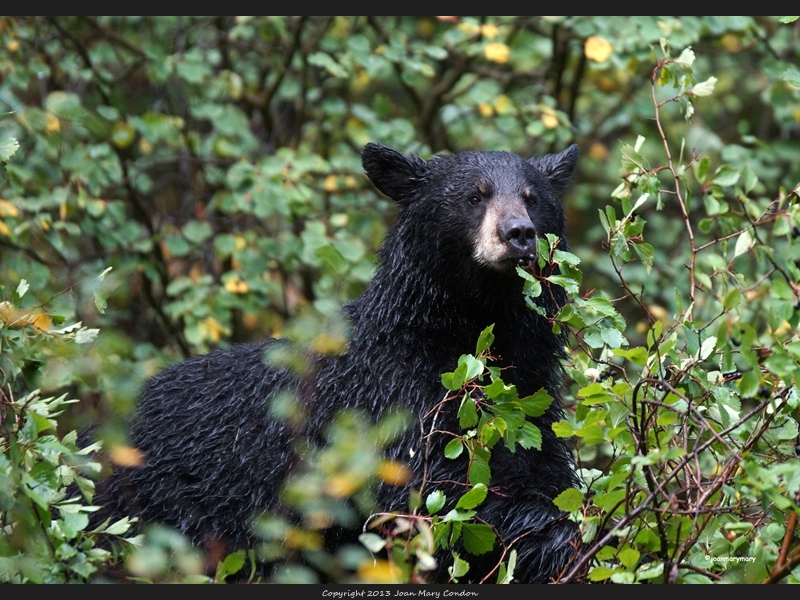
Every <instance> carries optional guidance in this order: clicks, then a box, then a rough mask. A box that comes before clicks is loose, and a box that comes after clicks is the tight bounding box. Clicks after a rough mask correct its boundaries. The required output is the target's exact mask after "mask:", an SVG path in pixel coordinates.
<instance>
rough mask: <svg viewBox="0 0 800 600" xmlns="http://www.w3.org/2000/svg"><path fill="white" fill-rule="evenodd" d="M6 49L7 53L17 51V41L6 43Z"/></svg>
mask: <svg viewBox="0 0 800 600" xmlns="http://www.w3.org/2000/svg"><path fill="white" fill-rule="evenodd" d="M6 48H7V49H8V51H9V52H16V51H17V50H19V42H18V41H17V40H8V41H7V42H6Z"/></svg>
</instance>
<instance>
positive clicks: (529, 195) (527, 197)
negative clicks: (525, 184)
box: [522, 189, 536, 204]
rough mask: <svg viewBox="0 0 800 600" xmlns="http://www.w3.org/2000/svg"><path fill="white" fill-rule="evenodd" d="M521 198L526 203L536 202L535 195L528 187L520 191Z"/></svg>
mask: <svg viewBox="0 0 800 600" xmlns="http://www.w3.org/2000/svg"><path fill="white" fill-rule="evenodd" d="M522 199H523V200H524V201H525V202H527V203H528V204H536V196H534V195H533V192H532V191H531V190H529V189H526V190H525V191H524V192H522Z"/></svg>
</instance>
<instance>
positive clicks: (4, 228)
mask: <svg viewBox="0 0 800 600" xmlns="http://www.w3.org/2000/svg"><path fill="white" fill-rule="evenodd" d="M0 233H1V234H3V235H4V236H6V237H11V230H10V229H9V228H8V225H6V224H5V223H3V222H2V221H0Z"/></svg>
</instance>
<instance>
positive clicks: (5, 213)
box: [0, 199, 19, 217]
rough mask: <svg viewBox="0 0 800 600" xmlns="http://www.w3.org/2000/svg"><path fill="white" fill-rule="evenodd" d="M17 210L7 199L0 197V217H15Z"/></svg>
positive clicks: (17, 214)
mask: <svg viewBox="0 0 800 600" xmlns="http://www.w3.org/2000/svg"><path fill="white" fill-rule="evenodd" d="M17 216H19V210H17V207H16V206H14V205H13V204H11V202H9V201H8V200H2V199H0V217H17Z"/></svg>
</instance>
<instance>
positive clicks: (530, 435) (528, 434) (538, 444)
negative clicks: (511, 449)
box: [517, 421, 542, 450]
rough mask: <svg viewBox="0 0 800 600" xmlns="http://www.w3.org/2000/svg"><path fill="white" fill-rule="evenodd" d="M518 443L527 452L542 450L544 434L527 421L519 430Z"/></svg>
mask: <svg viewBox="0 0 800 600" xmlns="http://www.w3.org/2000/svg"><path fill="white" fill-rule="evenodd" d="M517 441H518V442H519V445H520V446H522V447H523V448H525V449H526V450H530V449H531V448H536V449H537V450H541V449H542V432H541V431H540V430H539V428H538V427H537V426H536V425H534V424H533V423H531V422H530V421H525V422H524V423H523V424H522V427H521V428H520V430H519V439H518V440H517Z"/></svg>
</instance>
